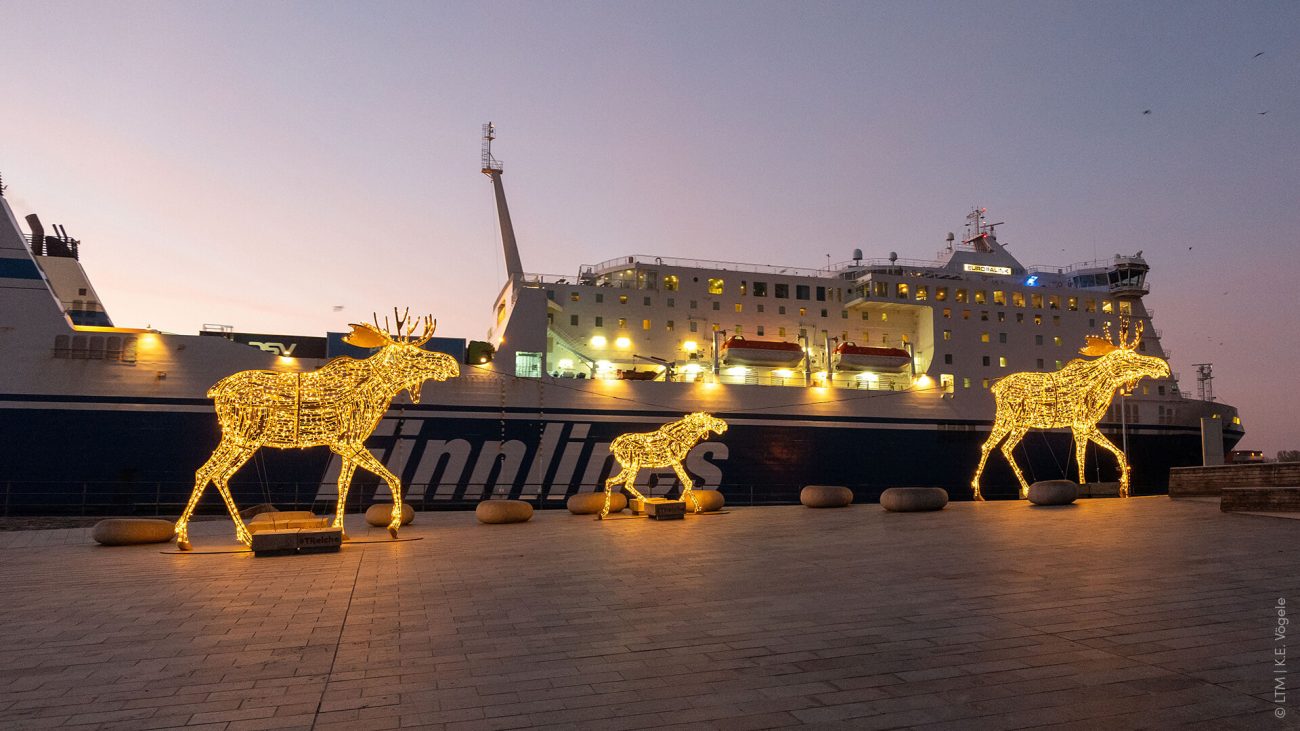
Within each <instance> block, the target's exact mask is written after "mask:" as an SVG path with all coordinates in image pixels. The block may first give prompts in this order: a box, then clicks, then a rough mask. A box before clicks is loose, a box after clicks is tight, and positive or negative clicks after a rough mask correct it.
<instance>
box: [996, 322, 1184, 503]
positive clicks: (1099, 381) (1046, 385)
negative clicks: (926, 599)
mask: <svg viewBox="0 0 1300 731" xmlns="http://www.w3.org/2000/svg"><path fill="white" fill-rule="evenodd" d="M1128 330H1129V323H1128V320H1127V319H1121V320H1120V330H1119V345H1115V344H1114V343H1112V342H1111V340H1110V323H1109V322H1107V323H1106V324H1105V329H1104V333H1105V335H1104V337H1097V336H1095V335H1089V336H1088V338H1087V342H1088V345H1087V346H1086V347H1084V348H1081V349H1080V350H1079V353H1081V354H1082V355H1089V356H1098V357H1096V358H1094V359H1093V360H1083V359H1081V358H1076V359H1074V360H1072V361H1070V362H1069V363H1067V364H1065V367H1064V368H1062V369H1061V370H1059V371H1056V372H1054V373H1036V372H1021V373H1012V374H1011V375H1009V376H1007V377H1006V378H1003V379H1001V380H999V381H998V382H997V383H995V384H993V396H994V398H995V399H996V402H997V414H996V416H995V417H994V422H993V432H992V433H991V434H989V438H988V440H987V441H985V442H984V446H983V447H981V448H980V462H979V466H978V467H976V468H975V477H974V478H973V479H972V480H971V487H972V488H974V490H975V499H976V500H983V499H984V498H983V497H982V496H981V495H980V475H981V474H982V473H983V472H984V463H985V462H986V461H987V460H988V456H989V452H991V451H993V448H994V447H995V446H997V444H998V442H1001V441H1002V440H1003V439H1006V441H1005V442H1004V443H1003V444H1002V455H1003V456H1004V457H1006V459H1007V462H1008V463H1010V464H1011V471H1012V472H1014V473H1015V474H1016V479H1017V480H1019V481H1020V497H1021V498H1024V497H1027V496H1028V495H1029V483H1027V482H1025V476H1024V475H1023V474H1022V473H1021V472H1020V467H1019V466H1018V465H1017V464H1016V461H1015V459H1014V458H1013V456H1012V452H1011V450H1013V449H1015V446H1016V445H1017V444H1019V443H1020V440H1021V439H1023V438H1024V436H1025V432H1027V431H1029V430H1030V429H1055V428H1059V427H1065V426H1068V427H1070V430H1071V431H1072V432H1073V433H1074V449H1075V456H1076V460H1077V463H1078V466H1079V482H1080V483H1083V482H1085V479H1084V472H1083V458H1084V452H1085V449H1086V448H1087V446H1088V442H1089V441H1091V442H1093V443H1094V444H1096V445H1097V446H1099V447H1101V448H1102V449H1105V450H1107V451H1109V452H1110V453H1111V454H1113V455H1115V459H1116V460H1118V461H1119V496H1120V497H1128V488H1129V464H1128V460H1127V459H1126V458H1125V457H1124V453H1123V452H1122V451H1120V449H1119V447H1116V446H1115V445H1114V444H1111V442H1110V440H1109V439H1107V438H1106V437H1104V436H1102V433H1101V431H1099V430H1098V429H1097V423H1098V422H1100V421H1101V419H1102V417H1103V416H1105V415H1106V410H1107V409H1108V408H1109V407H1110V402H1111V399H1112V398H1113V397H1114V395H1115V392H1116V391H1119V390H1130V389H1132V388H1133V386H1135V385H1136V384H1137V382H1138V381H1139V380H1141V379H1143V378H1168V377H1169V364H1168V363H1167V362H1165V361H1164V360H1163V359H1161V358H1155V357H1152V356H1149V355H1139V354H1138V353H1137V352H1136V348H1137V345H1138V342H1139V341H1140V340H1141V339H1142V323H1141V322H1139V323H1138V326H1137V332H1136V333H1135V335H1134V337H1133V342H1131V343H1129V342H1126V341H1127V338H1128Z"/></svg>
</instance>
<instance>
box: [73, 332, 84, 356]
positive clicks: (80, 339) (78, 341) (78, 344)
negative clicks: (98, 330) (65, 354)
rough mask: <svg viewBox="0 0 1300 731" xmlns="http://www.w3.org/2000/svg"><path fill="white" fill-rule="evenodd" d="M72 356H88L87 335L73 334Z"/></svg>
mask: <svg viewBox="0 0 1300 731" xmlns="http://www.w3.org/2000/svg"><path fill="white" fill-rule="evenodd" d="M72 357H73V358H85V357H86V336H85V335H73V336H72Z"/></svg>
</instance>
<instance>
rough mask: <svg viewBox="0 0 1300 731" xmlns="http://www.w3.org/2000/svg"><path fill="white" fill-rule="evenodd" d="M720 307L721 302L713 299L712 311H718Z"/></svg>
mask: <svg viewBox="0 0 1300 731" xmlns="http://www.w3.org/2000/svg"><path fill="white" fill-rule="evenodd" d="M721 309H722V303H721V302H718V301H716V300H715V301H714V302H713V311H714V312H718V311H720V310H721Z"/></svg>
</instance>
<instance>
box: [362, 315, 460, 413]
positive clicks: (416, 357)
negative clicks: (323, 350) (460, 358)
mask: <svg viewBox="0 0 1300 731" xmlns="http://www.w3.org/2000/svg"><path fill="white" fill-rule="evenodd" d="M393 315H394V316H395V317H396V319H397V328H396V330H395V332H396V334H395V335H394V334H389V328H388V317H387V316H385V317H384V326H383V328H381V327H380V326H379V317H378V315H376V316H375V318H374V319H375V324H373V325H371V324H369V323H364V322H362V323H354V324H353V325H352V332H350V333H348V334H347V335H345V336H344V337H343V341H344V342H346V343H348V344H349V345H355V346H357V347H358V348H380V350H379V352H378V353H375V354H374V355H372V356H370V357H371V358H373V359H374V362H375V363H376V365H378V366H379V368H378V369H377V370H378V371H379V372H382V373H384V374H385V378H384V381H385V383H386V384H388V385H390V386H392V387H393V388H392V392H393V393H396V392H398V391H403V390H405V391H406V392H407V393H409V394H410V395H411V402H412V403H417V404H418V403H420V386H421V385H423V383H424V382H425V381H427V380H429V379H433V380H435V381H445V380H447V379H448V378H452V377H455V376H459V375H460V366H458V365H457V364H456V359H455V358H452V357H451V356H450V355H447V354H446V353H435V352H432V351H428V350H425V349H424V347H423V346H424V344H425V343H427V342H429V339H430V338H432V337H433V333H434V331H435V330H436V329H437V327H438V323H437V321H436V320H434V319H433V318H432V317H424V318H422V319H419V320H416V321H415V322H411V321H410V309H409V308H408V309H407V311H406V313H404V314H401V315H399V314H398V313H397V310H396V309H394V310H393ZM420 324H423V325H424V329H423V331H422V332H421V333H420V334H419V335H416V334H415V329H416V327H417V326H418V325H420Z"/></svg>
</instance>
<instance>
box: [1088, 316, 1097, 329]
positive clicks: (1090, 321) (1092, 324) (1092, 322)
mask: <svg viewBox="0 0 1300 731" xmlns="http://www.w3.org/2000/svg"><path fill="white" fill-rule="evenodd" d="M1088 327H1090V328H1092V327H1097V319H1096V318H1095V317H1089V318H1088Z"/></svg>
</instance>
